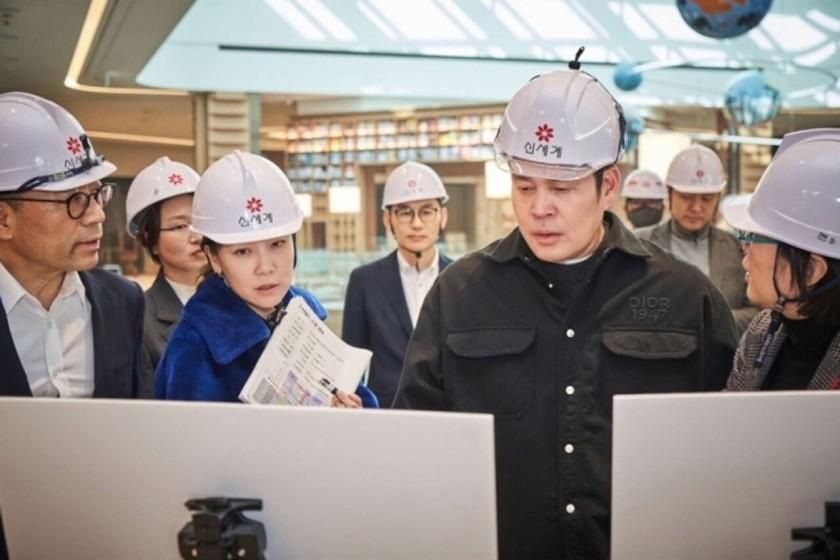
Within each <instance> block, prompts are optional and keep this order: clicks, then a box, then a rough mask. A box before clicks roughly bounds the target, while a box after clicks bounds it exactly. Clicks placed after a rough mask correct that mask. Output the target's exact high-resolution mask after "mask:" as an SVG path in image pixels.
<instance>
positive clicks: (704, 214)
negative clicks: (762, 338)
mask: <svg viewBox="0 0 840 560" xmlns="http://www.w3.org/2000/svg"><path fill="white" fill-rule="evenodd" d="M665 184H666V185H667V187H668V205H669V207H670V210H671V218H670V219H669V220H668V221H666V222H665V223H663V224H660V225H657V226H649V227H646V228H640V229H638V230H636V235H638V236H639V238H640V239H647V240H650V241H653V242H654V243H656V244H657V245H659V246H660V247H662V248H663V249H665V250H667V251H670V252H671V253H673V254H674V255H675V256H676V257H677V258H679V259H682V260H684V261H686V262H688V263H691V264H693V265H694V266H696V267H697V268H699V269H700V270H702V271H703V273H704V274H706V275H707V276H708V277H709V278H711V279H712V282H713V283H714V285H715V286H717V288H718V289H719V290H720V291H721V293H722V294H723V297H724V298H726V302H727V303H728V304H729V307H730V308H731V309H732V314H733V316H734V317H735V325H736V326H737V328H738V333H739V334H740V333H741V332H743V331H744V330H745V329H746V328H747V325H748V324H749V322H750V320H751V319H752V318H753V317H754V316H755V314H756V313H757V312H758V309H757V308H755V307H753V306H752V305H750V302H749V300H748V299H747V289H746V288H747V286H746V283H745V281H744V268H743V267H742V266H741V249H740V247H739V246H738V242H737V240H736V239H735V236H734V235H732V234H731V233H730V232H728V231H725V230H722V229H720V228H718V227H715V225H714V221H715V217H716V216H717V210H718V204H719V202H720V195H721V192H723V189H724V187H725V186H726V179H725V178H724V176H723V164H722V163H721V161H720V158H719V157H718V156H717V154H716V153H715V152H713V151H712V150H710V149H709V148H707V147H705V146H700V145H698V144H693V145H691V146H689V147H687V148H685V149H684V150H682V151H680V152H679V153H678V154H677V155H676V156H675V157H674V159H673V160H671V164H670V165H669V166H668V174H667V175H666V176H665Z"/></svg>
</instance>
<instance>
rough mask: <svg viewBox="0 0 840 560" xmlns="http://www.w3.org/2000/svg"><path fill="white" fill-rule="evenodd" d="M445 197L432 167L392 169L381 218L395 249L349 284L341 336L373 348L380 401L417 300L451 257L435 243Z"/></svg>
mask: <svg viewBox="0 0 840 560" xmlns="http://www.w3.org/2000/svg"><path fill="white" fill-rule="evenodd" d="M447 200H449V195H448V194H447V193H446V188H445V187H444V185H443V181H442V180H441V178H440V176H439V175H438V174H437V173H436V172H435V171H434V170H433V169H432V168H431V167H429V166H427V165H424V164H422V163H417V162H414V161H407V162H405V163H403V164H401V165H400V166H398V167H397V168H396V169H394V171H392V172H391V173H390V174H389V175H388V178H387V180H386V181H385V192H384V193H383V197H382V221H383V224H384V225H385V229H387V230H388V231H389V232H390V233H391V234H392V235H393V236H394V239H395V240H396V242H397V250H396V251H394V252H392V253H391V254H389V255H387V256H386V257H384V258H382V259H380V260H378V261H375V262H372V263H370V264H367V265H365V266H361V267H359V268H357V269H356V270H354V271H353V272H352V274H351V275H350V281H349V282H348V284H347V295H346V298H345V303H344V319H343V324H342V338H344V340H345V341H346V342H347V343H348V344H352V345H354V346H359V347H361V348H367V349H368V350H370V351H371V352H373V358H372V360H371V364H370V375H369V377H368V386H369V387H370V388H371V390H372V391H373V392H374V393H376V396H377V397H379V402H380V403H382V406H386V407H387V406H390V404H391V402H392V401H393V400H394V395H395V394H396V391H397V385H398V384H399V381H400V372H401V371H402V365H403V358H404V356H405V348H406V346H408V339H409V338H410V337H411V333H412V331H413V330H414V326H415V325H416V324H417V317H418V315H419V314H420V306H421V305H422V304H423V300H424V299H425V297H426V294H427V293H429V290H430V289H431V287H432V284H433V283H434V282H435V279H436V278H437V277H438V274H440V272H441V271H442V270H443V269H444V268H446V266H447V265H448V264H449V263H450V262H452V261H451V260H450V259H449V258H448V257H446V256H445V255H442V254H440V253H439V252H438V250H437V247H436V243H437V241H438V239H439V238H440V232H441V231H442V230H443V228H445V227H446V220H447V211H446V207H445V206H444V205H445V204H446V202H447ZM383 296H384V297H383Z"/></svg>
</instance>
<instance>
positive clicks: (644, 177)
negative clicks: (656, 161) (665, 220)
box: [621, 169, 668, 228]
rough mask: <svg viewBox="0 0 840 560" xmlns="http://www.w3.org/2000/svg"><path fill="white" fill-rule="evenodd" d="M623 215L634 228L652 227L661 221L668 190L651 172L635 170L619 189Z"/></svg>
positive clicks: (657, 176)
mask: <svg viewBox="0 0 840 560" xmlns="http://www.w3.org/2000/svg"><path fill="white" fill-rule="evenodd" d="M621 196H622V198H624V213H625V214H626V215H627V219H628V220H629V221H630V223H631V224H633V227H634V228H641V227H645V226H654V225H656V224H658V223H659V222H661V221H662V213H663V212H664V211H665V199H666V198H668V189H666V188H665V184H664V183H663V182H662V179H661V178H660V177H659V175H657V174H656V173H654V172H653V171H650V170H647V169H636V170H635V171H631V172H630V174H629V175H627V179H625V180H624V184H623V185H622V187H621Z"/></svg>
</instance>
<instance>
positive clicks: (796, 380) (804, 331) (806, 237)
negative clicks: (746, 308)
mask: <svg viewBox="0 0 840 560" xmlns="http://www.w3.org/2000/svg"><path fill="white" fill-rule="evenodd" d="M838 162H840V129H837V128H823V129H814V130H802V131H799V132H791V133H789V134H786V135H785V136H784V138H783V140H782V145H781V146H780V147H779V149H778V151H777V152H776V154H775V155H774V157H773V160H772V161H771V162H770V165H769V166H768V167H767V169H766V170H765V171H764V174H763V175H762V176H761V179H760V180H759V182H758V186H757V187H756V190H755V193H754V194H753V195H752V196H751V197H750V198H749V199H747V200H738V201H736V202H733V203H732V204H731V205H729V206H727V207H726V208H725V209H724V217H725V219H726V221H727V222H729V224H730V225H732V227H734V228H736V229H738V230H740V233H739V239H740V240H741V242H742V244H743V247H744V268H745V269H746V271H747V295H748V296H749V298H750V301H751V302H753V304H755V305H757V306H759V307H761V308H762V309H763V310H762V311H761V312H760V313H759V314H758V315H756V316H755V318H754V319H753V320H752V322H751V323H750V325H749V328H748V329H747V331H746V333H744V336H743V338H741V343H740V345H739V346H738V350H737V352H736V354H735V362H734V364H733V367H732V373H731V375H730V376H729V380H728V382H727V389H728V390H730V391H758V390H803V389H840V166H838Z"/></svg>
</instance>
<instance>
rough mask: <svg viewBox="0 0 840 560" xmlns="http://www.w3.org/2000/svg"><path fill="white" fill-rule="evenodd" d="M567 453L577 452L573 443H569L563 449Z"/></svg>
mask: <svg viewBox="0 0 840 560" xmlns="http://www.w3.org/2000/svg"><path fill="white" fill-rule="evenodd" d="M563 450H564V451H565V452H566V453H572V452H573V451H574V450H575V446H574V445H572V444H571V443H567V444H566V446H565V447H564V448H563Z"/></svg>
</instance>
